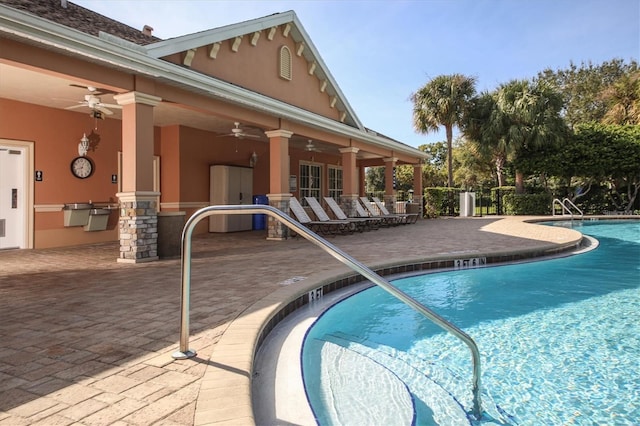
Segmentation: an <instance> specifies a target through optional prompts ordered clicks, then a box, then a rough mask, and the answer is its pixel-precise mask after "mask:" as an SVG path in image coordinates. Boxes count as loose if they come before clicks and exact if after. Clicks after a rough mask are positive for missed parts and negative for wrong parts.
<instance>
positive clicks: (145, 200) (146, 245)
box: [116, 191, 160, 263]
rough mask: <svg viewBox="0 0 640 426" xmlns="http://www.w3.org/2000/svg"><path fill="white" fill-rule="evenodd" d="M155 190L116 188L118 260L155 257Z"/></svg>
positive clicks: (131, 261) (156, 249)
mask: <svg viewBox="0 0 640 426" xmlns="http://www.w3.org/2000/svg"><path fill="white" fill-rule="evenodd" d="M159 195H160V193H158V192H151V191H136V192H119V193H117V194H116V196H117V197H118V198H119V200H120V219H119V222H118V227H119V230H120V233H119V235H120V255H119V257H118V260H117V261H118V262H119V263H143V262H152V261H155V260H158V211H157V208H158V206H157V205H156V203H157V202H156V201H157V197H158V196H159Z"/></svg>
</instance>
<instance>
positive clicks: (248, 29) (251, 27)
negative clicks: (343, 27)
mask: <svg viewBox="0 0 640 426" xmlns="http://www.w3.org/2000/svg"><path fill="white" fill-rule="evenodd" d="M289 23H293V26H292V28H291V33H290V34H291V37H292V38H293V40H294V41H295V42H296V43H303V44H304V46H305V48H304V49H303V52H302V56H304V58H305V59H306V61H307V62H309V63H316V67H315V69H314V74H315V75H316V76H317V78H318V80H320V81H322V80H327V81H328V82H329V85H328V87H327V89H326V90H327V93H328V94H329V96H335V97H336V99H337V100H338V102H337V106H336V108H338V109H340V110H344V111H346V113H347V116H348V117H349V118H350V119H351V121H352V122H353V124H354V125H355V126H357V127H358V128H360V129H364V126H363V125H362V123H361V122H360V119H359V118H358V116H357V115H356V113H355V111H354V110H353V108H351V105H350V104H349V102H348V101H347V98H346V97H345V96H344V93H342V90H340V87H339V86H338V83H337V82H336V80H335V79H334V78H333V76H332V75H331V73H330V72H329V69H328V67H327V65H326V64H325V63H324V61H323V60H322V57H321V56H320V53H319V52H318V50H317V49H316V47H315V45H314V44H313V42H312V41H311V38H310V37H309V35H308V34H307V32H306V31H305V29H304V27H303V26H302V23H301V22H300V20H299V19H298V16H297V15H296V13H295V12H294V11H292V10H290V11H288V12H283V13H276V14H274V15H269V16H265V17H263V18H257V19H252V20H250V21H244V22H240V23H237V24H231V25H226V26H224V27H219V28H213V29H210V30H206V31H200V32H197V33H193V34H187V35H184V36H180V37H175V38H171V39H168V40H163V41H159V42H156V43H152V44H148V45H146V46H145V47H146V49H147V52H148V53H149V56H152V57H154V58H162V57H165V56H168V55H172V54H174V53H179V52H185V51H188V50H189V49H194V48H198V47H201V46H207V45H210V44H213V43H218V42H221V41H223V40H228V39H232V38H235V37H238V36H242V35H246V34H253V33H255V32H256V31H261V30H266V29H269V28H273V27H277V26H279V25H284V24H289Z"/></svg>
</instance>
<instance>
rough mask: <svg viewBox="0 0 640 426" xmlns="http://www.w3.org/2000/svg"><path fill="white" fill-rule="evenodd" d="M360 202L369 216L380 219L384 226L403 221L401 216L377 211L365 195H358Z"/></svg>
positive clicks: (398, 223)
mask: <svg viewBox="0 0 640 426" xmlns="http://www.w3.org/2000/svg"><path fill="white" fill-rule="evenodd" d="M360 202H361V203H362V206H363V207H364V208H365V210H366V211H367V212H368V214H369V216H370V217H375V218H377V219H380V220H381V221H382V224H383V225H386V226H391V225H394V226H395V225H400V224H401V223H402V221H403V218H401V217H399V216H395V215H388V216H386V215H383V214H380V213H378V212H377V211H376V210H375V209H374V208H373V206H372V205H371V202H370V201H369V199H368V198H367V197H360Z"/></svg>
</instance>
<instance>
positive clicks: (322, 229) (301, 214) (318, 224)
mask: <svg viewBox="0 0 640 426" xmlns="http://www.w3.org/2000/svg"><path fill="white" fill-rule="evenodd" d="M289 209H290V210H291V211H292V212H293V215H294V216H295V217H296V219H298V222H300V223H301V224H303V225H304V226H306V227H307V228H309V229H311V230H312V231H313V232H316V233H318V234H323V235H324V234H328V235H337V234H344V233H346V232H351V224H350V223H349V221H347V220H328V221H323V220H311V218H310V217H309V215H308V214H307V212H306V211H305V209H304V208H303V207H302V205H301V204H300V202H299V201H298V199H297V198H295V197H291V199H290V200H289Z"/></svg>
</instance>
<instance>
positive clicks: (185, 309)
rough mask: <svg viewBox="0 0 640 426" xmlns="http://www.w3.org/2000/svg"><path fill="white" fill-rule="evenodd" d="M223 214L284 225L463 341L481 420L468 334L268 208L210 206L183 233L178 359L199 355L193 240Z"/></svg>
mask: <svg viewBox="0 0 640 426" xmlns="http://www.w3.org/2000/svg"><path fill="white" fill-rule="evenodd" d="M222 214H266V215H268V216H270V217H271V218H273V219H275V220H277V221H279V222H280V223H282V224H284V225H285V226H286V227H288V228H289V229H291V230H293V231H295V232H296V233H297V234H298V235H300V236H302V237H304V238H305V239H307V240H309V241H311V242H312V243H313V244H315V245H316V246H318V247H319V248H320V249H322V250H324V251H325V252H326V253H327V254H329V255H331V256H332V257H334V258H335V259H337V260H338V261H340V262H342V263H343V264H344V265H346V266H348V267H349V268H351V269H353V270H354V271H356V272H358V273H360V274H361V275H363V276H364V277H365V278H367V279H369V280H370V281H371V282H373V283H374V284H376V285H378V286H379V287H382V289H384V290H386V291H387V292H388V293H390V294H391V295H393V296H394V297H396V298H398V299H399V300H401V301H402V302H403V303H405V304H407V305H408V306H410V307H411V308H413V309H415V310H416V311H418V312H419V313H421V314H422V315H423V316H425V317H426V318H428V319H429V320H431V321H432V322H434V323H435V324H436V325H438V326H439V327H441V328H443V329H444V330H446V331H448V332H449V333H451V334H453V335H454V336H456V337H457V338H459V339H460V340H462V341H463V342H464V343H465V344H466V345H467V346H468V347H469V350H470V351H471V358H472V363H473V384H472V393H473V408H472V414H473V416H474V417H476V419H478V420H480V419H481V418H482V413H483V411H482V402H481V400H480V399H481V398H480V388H481V383H480V376H481V371H480V351H479V350H478V345H477V344H476V342H475V341H474V340H473V339H472V338H471V336H469V335H468V334H467V333H465V332H464V331H462V330H461V329H460V328H458V327H457V326H456V325H454V324H452V323H451V322H449V321H447V320H446V319H445V318H443V317H441V316H440V315H438V314H437V313H435V312H433V311H432V310H430V309H429V308H427V307H426V306H424V305H423V304H421V303H420V302H418V301H417V300H415V299H413V298H412V297H411V296H409V295H408V294H406V293H404V292H403V291H402V290H400V289H399V288H397V287H395V286H394V285H393V284H391V283H390V282H388V281H387V280H385V279H384V278H382V277H381V276H380V275H378V274H376V273H375V272H374V271H372V270H371V269H369V268H368V267H367V266H365V265H364V264H363V263H361V262H359V261H357V260H356V259H354V258H353V257H351V256H349V255H348V254H347V253H345V252H343V251H342V250H341V249H339V248H338V247H336V246H335V245H333V244H331V243H330V242H329V241H327V240H325V239H324V238H322V237H320V236H319V235H317V234H316V233H314V232H312V231H311V230H309V229H308V228H306V227H305V226H304V225H302V224H300V223H299V222H297V221H295V220H294V219H292V218H291V217H290V216H288V215H286V214H285V213H283V212H282V211H281V210H278V209H276V208H275V207H272V206H269V205H253V204H243V205H221V206H208V207H203V208H201V209H200V210H198V211H196V212H195V213H194V214H193V215H192V216H191V217H190V218H189V220H187V222H186V223H185V225H184V229H183V231H182V254H181V277H182V283H181V300H180V311H181V312H180V313H181V315H180V348H179V350H178V351H176V352H174V353H173V355H172V356H173V358H175V359H186V358H191V357H194V356H196V351H194V350H193V349H189V309H190V297H191V237H192V234H193V229H194V228H195V226H196V225H197V224H198V223H199V222H200V221H201V220H202V219H204V218H206V217H209V216H211V215H222Z"/></svg>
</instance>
